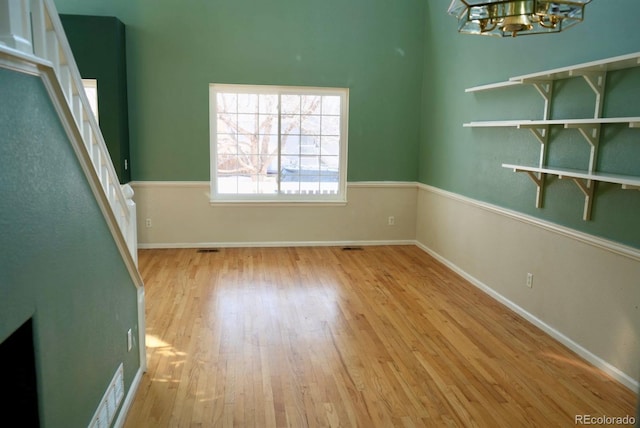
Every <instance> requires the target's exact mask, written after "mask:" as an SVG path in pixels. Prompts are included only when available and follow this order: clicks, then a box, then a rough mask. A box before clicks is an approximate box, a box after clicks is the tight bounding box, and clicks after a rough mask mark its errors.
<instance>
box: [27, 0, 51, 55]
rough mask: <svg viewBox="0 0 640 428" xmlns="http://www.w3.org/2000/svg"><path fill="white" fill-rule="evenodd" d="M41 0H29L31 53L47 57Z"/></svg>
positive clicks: (45, 30)
mask: <svg viewBox="0 0 640 428" xmlns="http://www.w3.org/2000/svg"><path fill="white" fill-rule="evenodd" d="M46 25H47V24H46V19H45V12H44V4H43V3H42V0H31V34H32V42H33V53H34V55H36V56H39V57H43V58H46V57H47V54H46V52H47V38H46V34H47V27H46Z"/></svg>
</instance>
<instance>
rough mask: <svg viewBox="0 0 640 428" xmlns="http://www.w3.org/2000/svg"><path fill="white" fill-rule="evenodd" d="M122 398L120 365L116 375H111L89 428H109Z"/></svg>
mask: <svg viewBox="0 0 640 428" xmlns="http://www.w3.org/2000/svg"><path fill="white" fill-rule="evenodd" d="M123 398H124V372H123V367H122V363H120V366H119V367H118V370H116V374H115V375H113V379H112V380H111V383H110V384H109V387H108V388H107V392H105V393H104V397H102V400H101V401H100V405H99V406H98V410H96V414H95V415H93V418H92V419H91V423H90V424H89V428H102V427H105V428H108V427H110V426H111V424H112V422H113V419H114V418H115V417H116V412H117V411H118V407H120V403H122V399H123Z"/></svg>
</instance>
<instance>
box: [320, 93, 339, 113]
mask: <svg viewBox="0 0 640 428" xmlns="http://www.w3.org/2000/svg"><path fill="white" fill-rule="evenodd" d="M322 114H332V115H339V114H340V97H339V96H337V95H325V96H323V97H322Z"/></svg>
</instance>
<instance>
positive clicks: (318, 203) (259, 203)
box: [209, 199, 347, 207]
mask: <svg viewBox="0 0 640 428" xmlns="http://www.w3.org/2000/svg"><path fill="white" fill-rule="evenodd" d="M209 204H210V205H211V206H217V207H219V206H235V207H239V206H254V207H266V206H269V207H343V206H345V205H347V201H346V200H333V201H322V200H315V201H314V200H297V201H292V200H289V201H282V200H280V201H279V200H273V199H271V200H269V199H265V200H238V199H235V200H234V199H230V200H219V199H218V200H209Z"/></svg>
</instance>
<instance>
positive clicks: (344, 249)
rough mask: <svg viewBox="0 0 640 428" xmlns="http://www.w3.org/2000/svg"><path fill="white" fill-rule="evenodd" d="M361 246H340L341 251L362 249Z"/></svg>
mask: <svg viewBox="0 0 640 428" xmlns="http://www.w3.org/2000/svg"><path fill="white" fill-rule="evenodd" d="M362 250H363V248H362V247H342V251H362Z"/></svg>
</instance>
